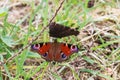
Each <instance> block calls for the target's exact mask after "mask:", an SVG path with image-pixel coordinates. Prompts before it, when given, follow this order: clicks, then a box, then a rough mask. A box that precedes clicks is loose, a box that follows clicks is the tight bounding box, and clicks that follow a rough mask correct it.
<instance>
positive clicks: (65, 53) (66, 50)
mask: <svg viewBox="0 0 120 80" xmlns="http://www.w3.org/2000/svg"><path fill="white" fill-rule="evenodd" d="M56 45H57V46H58V45H59V50H56V52H55V54H54V56H55V57H54V60H55V61H59V62H61V61H65V60H67V59H68V58H69V57H70V55H72V54H73V53H75V52H78V47H77V46H76V45H71V44H66V43H57V44H56Z"/></svg>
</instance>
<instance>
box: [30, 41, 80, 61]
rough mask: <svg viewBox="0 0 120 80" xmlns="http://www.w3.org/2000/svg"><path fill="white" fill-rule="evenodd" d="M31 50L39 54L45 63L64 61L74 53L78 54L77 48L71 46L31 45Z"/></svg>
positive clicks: (61, 44)
mask: <svg viewBox="0 0 120 80" xmlns="http://www.w3.org/2000/svg"><path fill="white" fill-rule="evenodd" d="M31 50H32V51H34V52H37V53H38V54H40V55H41V56H42V57H43V58H44V59H45V60H47V61H58V62H61V61H64V60H66V59H68V58H69V56H70V55H72V54H73V53H75V52H78V47H77V46H76V45H72V44H66V43H59V42H47V43H39V44H33V45H32V46H31Z"/></svg>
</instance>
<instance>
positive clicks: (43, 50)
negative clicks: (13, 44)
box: [31, 42, 53, 61]
mask: <svg viewBox="0 0 120 80" xmlns="http://www.w3.org/2000/svg"><path fill="white" fill-rule="evenodd" d="M51 47H52V44H51V43H50V42H48V43H39V44H33V45H32V46H31V51H34V52H37V53H38V54H40V55H41V56H42V58H44V59H45V60H47V61H52V60H53V53H49V51H50V49H51Z"/></svg>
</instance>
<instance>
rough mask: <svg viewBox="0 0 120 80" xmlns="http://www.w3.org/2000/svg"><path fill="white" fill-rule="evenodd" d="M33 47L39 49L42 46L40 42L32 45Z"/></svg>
mask: <svg viewBox="0 0 120 80" xmlns="http://www.w3.org/2000/svg"><path fill="white" fill-rule="evenodd" d="M32 48H33V49H35V50H37V49H39V48H40V45H39V44H34V45H33V46H32Z"/></svg>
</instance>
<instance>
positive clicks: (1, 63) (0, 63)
mask: <svg viewBox="0 0 120 80" xmlns="http://www.w3.org/2000/svg"><path fill="white" fill-rule="evenodd" d="M64 1H65V0H63V1H62V2H61V3H60V6H59V7H58V9H57V10H56V12H55V14H54V16H53V17H52V18H51V19H50V21H49V23H48V25H47V26H46V27H44V28H43V29H42V30H41V32H40V33H39V35H38V36H36V38H34V39H33V40H32V41H31V42H30V43H29V44H28V45H27V46H25V47H23V48H21V49H20V50H19V52H18V53H16V54H15V55H13V56H12V57H10V58H9V59H8V60H7V61H5V62H0V65H3V64H6V63H8V62H10V61H11V60H12V59H14V58H15V57H16V56H18V55H19V54H21V52H22V51H23V50H25V49H26V48H28V47H29V46H30V45H31V44H32V43H33V42H34V41H36V40H37V39H38V38H39V36H41V34H42V33H43V32H44V30H45V29H47V28H48V27H49V25H50V24H51V22H52V21H53V20H54V18H55V17H56V15H57V13H58V11H59V10H60V8H61V7H62V4H63V3H64Z"/></svg>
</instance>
